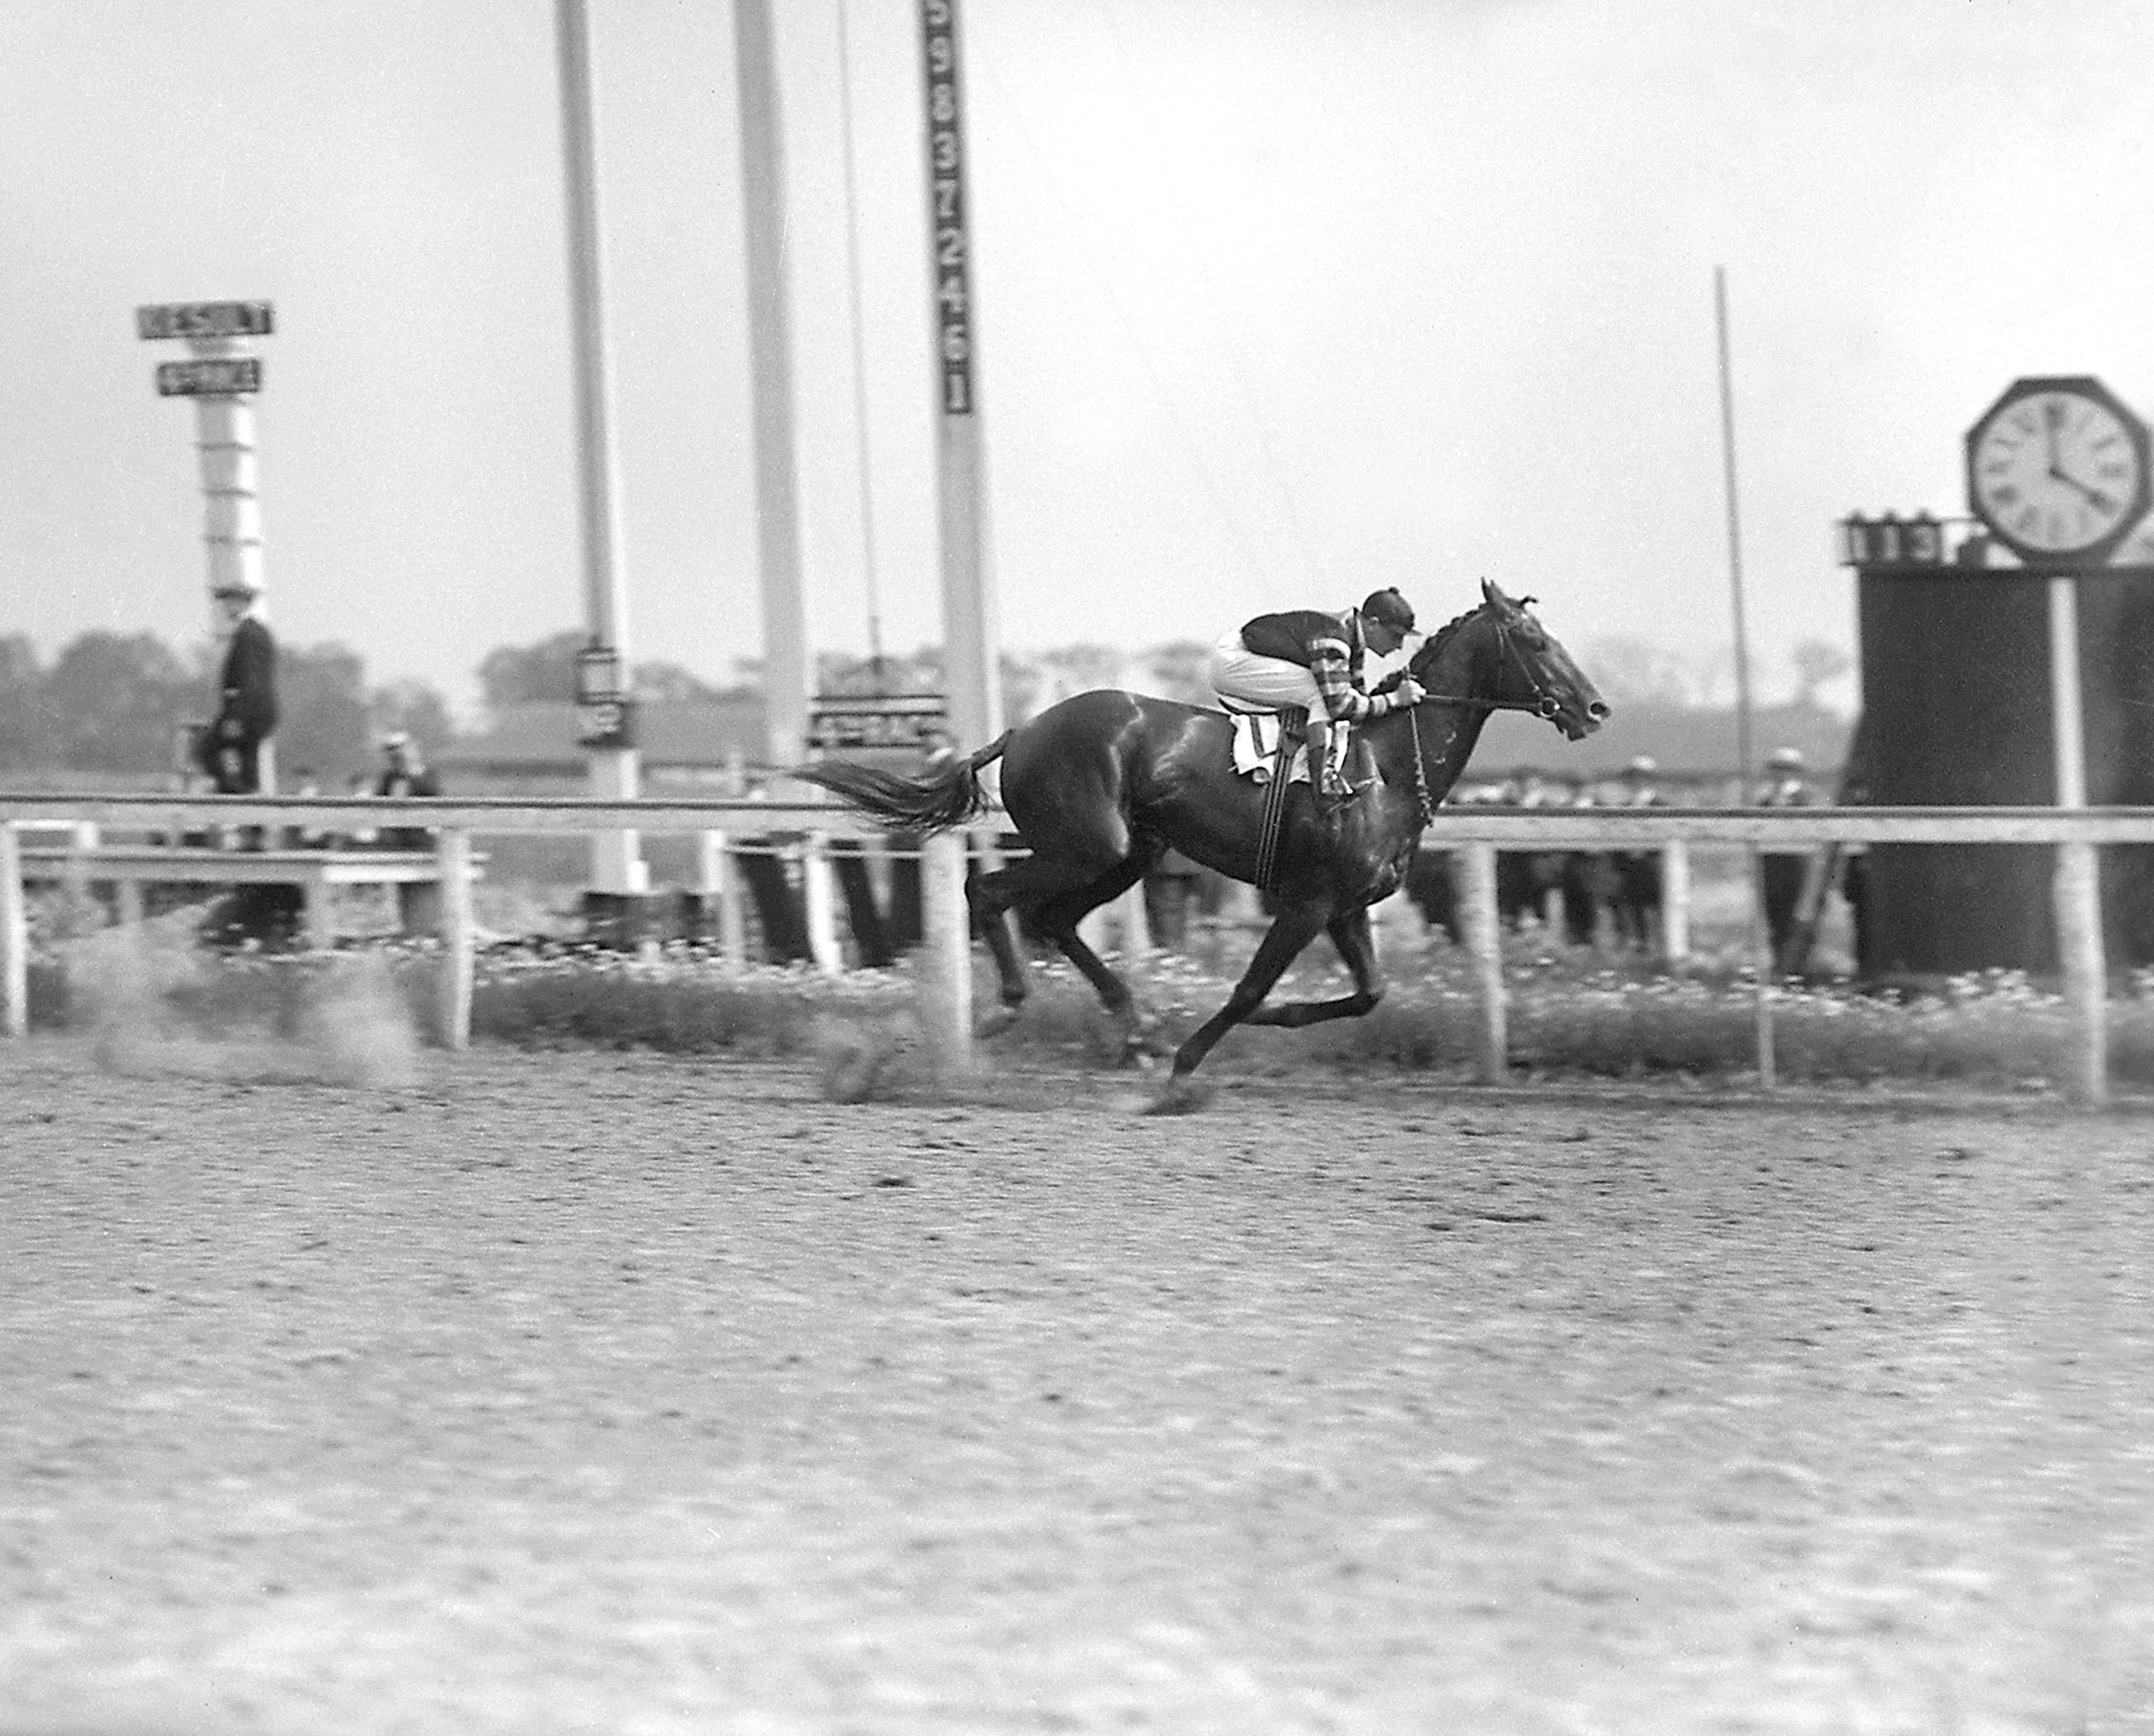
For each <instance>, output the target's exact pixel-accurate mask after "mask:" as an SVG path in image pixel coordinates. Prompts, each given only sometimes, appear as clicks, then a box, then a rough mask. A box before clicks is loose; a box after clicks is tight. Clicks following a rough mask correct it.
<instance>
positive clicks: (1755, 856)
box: [1712, 265, 1775, 1090]
mask: <svg viewBox="0 0 2154 1736" xmlns="http://www.w3.org/2000/svg"><path fill="white" fill-rule="evenodd" d="M1712 312H1713V325H1714V329H1715V331H1716V333H1717V334H1718V341H1719V350H1720V451H1721V469H1722V473H1723V481H1724V483H1725V484H1726V489H1727V498H1728V598H1729V601H1730V605H1731V606H1732V608H1733V610H1734V615H1735V757H1736V758H1737V760H1738V762H1739V763H1740V768H1741V772H1742V777H1743V799H1744V800H1745V801H1746V802H1747V801H1748V799H1750V792H1751V791H1752V790H1753V789H1756V788H1757V766H1756V759H1755V750H1754V748H1753V746H1752V743H1751V728H1750V638H1749V633H1748V628H1747V626H1746V625H1745V623H1744V620H1743V518H1742V508H1741V503H1740V497H1739V491H1738V488H1737V487H1736V479H1735V386H1734V380H1733V369H1732V368H1731V366H1730V365H1729V362H1728V348H1729V346H1728V268H1727V267H1726V266H1724V265H1716V266H1714V267H1713V268H1712ZM1764 907H1765V856H1764V850H1762V849H1760V848H1759V847H1758V846H1757V845H1752V846H1751V850H1750V922H1749V927H1748V940H1749V946H1750V953H1751V957H1753V960H1754V961H1755V962H1756V966H1757V996H1758V1083H1759V1084H1760V1085H1763V1086H1764V1087H1765V1088H1766V1089H1767V1090H1771V1089H1772V1087H1773V1085H1774V1082H1775V1081H1774V1054H1773V971H1774V958H1773V953H1772V946H1773V942H1772V937H1771V936H1770V935H1769V934H1768V933H1767V932H1766V930H1765V926H1764Z"/></svg>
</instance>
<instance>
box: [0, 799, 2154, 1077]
mask: <svg viewBox="0 0 2154 1736" xmlns="http://www.w3.org/2000/svg"><path fill="white" fill-rule="evenodd" d="M24 825H44V826H53V825H67V826H73V827H82V826H93V827H97V828H100V829H108V828H109V829H111V830H117V831H123V832H127V833H144V832H156V833H162V834H165V835H180V834H182V833H184V832H186V831H190V830H202V829H203V828H239V827H247V826H268V827H275V828H283V827H298V828H303V829H305V830H309V831H317V832H328V833H350V832H353V831H355V830H361V829H365V828H384V827H410V826H414V825H422V826H424V827H425V828H426V829H427V830H431V831H432V832H433V833H434V835H435V837H436V846H435V850H436V864H437V871H438V876H439V881H440V884H441V887H442V937H443V940H444V942H446V944H445V946H444V947H443V959H442V989H441V993H442V1031H443V1034H444V1040H445V1041H447V1043H448V1044H450V1045H451V1046H452V1047H462V1045H463V1044H466V1043H467V1041H468V1040H469V1032H470V1009H471V983H472V950H473V941H474V935H475V930H474V927H473V924H472V906H471V874H470V862H471V855H470V851H471V841H470V840H471V838H472V835H473V834H475V833H477V834H509V833H524V832H530V833H553V834H587V833H591V832H596V831H616V830H635V831H641V832H652V833H661V834H664V833H682V834H696V835H699V836H700V837H701V838H702V850H701V852H700V859H701V860H702V861H703V862H704V863H706V864H707V870H706V872H707V874H709V875H711V876H716V877H717V879H718V880H720V881H727V876H728V868H727V865H728V863H729V861H730V859H731V857H732V855H733V854H734V853H735V852H736V851H738V850H740V849H743V848H746V847H749V846H750V845H751V841H753V845H754V847H758V848H767V847H768V845H767V843H764V842H763V840H769V839H771V838H773V837H790V838H794V839H797V840H799V841H800V843H801V845H802V846H803V847H804V849H806V850H809V852H810V854H811V855H813V854H814V852H815V851H816V850H818V849H819V845H821V844H822V843H823V842H824V841H825V840H835V839H841V838H870V837H880V836H881V835H882V834H881V832H880V829H879V828H878V827H876V826H875V825H874V824H873V823H872V822H871V821H868V820H865V819H862V818H860V816H858V815H856V814H853V813H851V812H850V810H847V809H842V808H840V807H837V806H835V804H829V803H825V802H778V801H748V800H724V801H712V800H701V799H697V800H676V799H646V800H641V801H630V802H603V801H594V800H589V799H549V800H533V799H519V798H472V799H428V800H426V801H424V802H418V803H413V802H408V801H407V802H398V801H391V800H386V799H371V798H318V799H309V800H301V799H255V798H252V797H239V796H222V797H192V798H181V797H176V796H163V795H80V794H9V793H7V792H0V1011H4V1019H3V1020H0V1028H4V1029H5V1030H6V1031H7V1032H8V1033H9V1034H20V1033H21V1032H22V1031H23V1029H25V1025H26V1019H27V1012H26V1008H27V1000H26V991H25V973H26V969H27V959H28V938H27V925H26V917H25V909H26V906H25V900H24V895H23V879H22V861H21V853H20V850H19V848H18V844H17V841H16V834H17V829H18V828H19V827H22V826H24ZM991 835H992V827H990V828H989V829H988V831H987V832H985V833H983V837H988V836H991ZM1858 844H1961V845H1964V844H2019V845H2029V844H2034V845H2051V846H2054V848H2055V849H2056V850H2057V862H2058V870H2057V876H2056V881H2055V901H2056V917H2057V929H2058V933H2059V936H2060V954H2061V962H2062V966H2063V971H2062V974H2063V978H2064V981H2065V993H2066V997H2067V999H2068V1001H2069V1003H2070V1006H2071V1007H2072V1008H2073V1011H2074V1014H2075V1027H2076V1032H2077V1039H2076V1054H2075V1076H2074V1078H2073V1080H2071V1081H2070V1083H2071V1085H2072V1086H2073V1088H2074V1090H2075V1093H2076V1095H2079V1096H2080V1097H2082V1098H2084V1099H2085V1100H2091V1101H2099V1100H2102V1099H2103V1098H2105V1097H2106V1095H2107V1091H2108V1079H2107V1056H2106V1046H2107V1045H2106V1006H2107V983H2108V971H2107V961H2106V958H2105V957H2104V956H2103V952H2102V932H2101V921H2100V887H2099V876H2098V873H2097V871H2096V860H2097V859H2096V856H2095V850H2096V849H2097V848H2098V847H2099V846H2100V845H2113V844H2154V809H2146V808H2089V809H2048V808H1806V809H1695V808H1635V809H1613V808H1580V809H1503V808H1483V807H1458V808H1446V809H1443V810H1442V811H1441V812H1440V813H1439V814H1437V817H1436V819H1435V821H1434V822H1433V823H1432V825H1431V826H1430V828H1429V830H1428V832H1427V837H1426V839H1425V840H1424V847H1426V848H1429V849H1437V850H1451V851H1452V852H1454V853H1455V855H1456V857H1457V860H1458V862H1459V865H1460V867H1461V869H1462V876H1461V885H1460V891H1461V906H1462V916H1463V918H1464V928H1465V933H1466V942H1467V947H1469V948H1470V949H1471V951H1472V952H1473V956H1474V958H1475V961H1476V975H1477V980H1478V983H1479V985H1480V989H1481V999H1482V1005H1483V1072H1484V1074H1485V1075H1487V1076H1488V1077H1489V1078H1492V1079H1493V1078H1498V1077H1501V1076H1502V1075H1503V1070H1504V1067H1505V1003H1504V990H1503V969H1502V957H1501V950H1500V947H1498V942H1497V918H1496V895H1495V880H1496V873H1495V859H1496V853H1497V851H1498V850H1499V849H1502V850H1655V849H1657V850H1661V851H1662V852H1664V854H1665V855H1666V858H1667V862H1668V865H1669V866H1670V867H1671V868H1672V869H1673V870H1674V872H1673V873H1672V874H1670V875H1667V876H1664V879H1665V880H1666V881H1668V882H1669V883H1671V884H1672V885H1674V886H1677V888H1678V896H1679V889H1680V887H1681V886H1683V885H1684V884H1687V880H1688V876H1687V872H1685V871H1684V870H1685V868H1686V865H1687V853H1688V852H1689V851H1690V850H1692V848H1694V847H1696V846H1699V845H1704V846H1707V847H1709V848H1723V849H1737V850H1759V849H1764V850H1811V849H1815V848H1818V847H1820V846H1823V845H1858ZM964 850H965V845H964V842H963V840H962V839H960V838H957V837H954V836H946V837H943V838H940V839H934V840H928V847H927V848H926V851H925V852H924V854H925V855H926V858H927V863H926V871H924V873H923V877H922V886H923V893H924V898H925V904H926V915H927V929H928V938H927V949H928V952H929V959H928V962H927V968H926V973H925V974H924V977H923V981H924V983H926V987H927V991H928V995H929V998H930V1000H931V1002H932V1006H931V1007H930V1008H928V1014H929V1017H930V1022H931V1025H932V1027H933V1028H934V1029H935V1030H936V1033H937V1036H938V1039H940V1040H942V1042H943V1043H944V1044H946V1045H947V1048H948V1049H949V1051H950V1052H951V1053H952V1054H962V1052H963V1049H964V1048H965V1045H966V1044H967V1042H968V1041H969V1038H968V1036H967V1031H968V1028H969V1024H970V1014H971V972H970V965H969V962H968V952H967V921H966V913H965V910H964V904H963V877H964ZM810 884H811V899H812V897H813V896H814V891H813V886H814V876H811V881H810ZM710 890H717V891H722V892H725V891H731V892H732V893H733V894H734V895H735V896H722V907H723V908H727V909H732V910H736V911H737V910H738V906H739V904H740V900H739V898H738V896H737V895H738V887H737V886H735V885H731V884H727V885H722V886H712V888H710ZM824 896H828V894H827V891H826V892H825V894H824ZM1765 975H1766V976H1767V977H1769V973H1765ZM1771 997H1772V990H1771V985H1770V983H1769V980H1763V979H1761V982H1760V985H1759V994H1758V1019H1759V1022H1760V1044H1759V1070H1760V1073H1761V1075H1762V1076H1763V1077H1764V1079H1765V1080H1766V1081H1767V1082H1770V1080H1771V1077H1772V1062H1771V1049H1770V1040H1769V1034H1770V1018H1771Z"/></svg>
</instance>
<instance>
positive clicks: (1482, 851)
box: [1459, 843, 1511, 1085]
mask: <svg viewBox="0 0 2154 1736" xmlns="http://www.w3.org/2000/svg"><path fill="white" fill-rule="evenodd" d="M1459 855H1461V856H1462V857H1463V858H1464V872H1463V873H1462V875H1461V876H1460V880H1461V882H1462V886H1461V891H1462V895H1463V896H1462V898H1461V900H1460V906H1459V914H1460V916H1461V917H1463V919H1464V921H1465V924H1466V946H1467V951H1468V952H1471V953H1472V954H1473V981H1474V983H1475V986H1476V987H1477V988H1479V990H1480V992H1481V1077H1482V1078H1483V1080H1487V1081H1488V1083H1489V1084H1490V1085H1499V1084H1501V1083H1502V1082H1503V1076H1504V1074H1505V1072H1506V1070H1508V1066H1509V1063H1510V1048H1511V1039H1510V1030H1509V1016H1508V1008H1507V1007H1506V1005H1505V1003H1504V998H1503V926H1502V923H1501V922H1500V921H1499V920H1498V917H1497V914H1496V846H1495V845H1493V844H1483V843H1474V844H1468V845H1465V846H1464V847H1463V848H1462V850H1460V851H1459Z"/></svg>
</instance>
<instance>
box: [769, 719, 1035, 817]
mask: <svg viewBox="0 0 2154 1736" xmlns="http://www.w3.org/2000/svg"><path fill="white" fill-rule="evenodd" d="M1008 743H1009V733H1008V731H1007V730H1005V731H1004V732H1003V733H1002V734H1000V735H998V736H997V737H996V738H994V740H993V741H991V742H989V743H988V745H987V746H986V747H984V748H980V749H978V750H977V752H975V753H969V754H967V755H966V756H965V757H964V758H962V759H958V758H952V759H950V760H949V761H947V763H944V764H942V765H940V766H938V767H937V768H935V769H934V770H932V771H930V772H927V773H925V774H922V775H921V776H919V777H916V778H907V777H905V776H903V775H901V774H899V773H896V772H886V771H885V770H884V769H883V768H881V767H880V766H873V765H862V764H860V763H858V762H857V761H855V760H850V759H825V760H823V761H821V762H820V763H818V764H815V765H809V766H802V767H800V768H798V769H797V771H796V772H795V773H794V775H795V776H796V777H799V778H800V779H803V780H804V781H805V782H807V783H809V784H819V785H821V786H822V788H824V789H827V790H829V792H830V794H832V795H834V796H835V797H837V798H838V799H839V800H840V801H842V802H844V803H845V804H846V805H847V806H848V807H852V808H857V809H860V811H861V812H862V813H863V814H871V815H872V816H873V817H874V818H875V819H879V820H880V821H881V822H882V823H883V824H884V825H886V826H888V827H890V828H891V830H893V831H900V832H947V831H948V830H951V829H952V827H953V826H961V825H964V823H965V822H966V821H967V820H968V819H977V818H978V817H979V816H980V815H981V814H984V813H986V812H987V811H988V797H987V792H986V791H985V790H983V789H981V788H980V768H981V767H982V766H983V765H986V764H988V763H989V762H991V761H993V760H996V759H999V758H1001V757H1002V752H1003V748H1005V747H1006V746H1008Z"/></svg>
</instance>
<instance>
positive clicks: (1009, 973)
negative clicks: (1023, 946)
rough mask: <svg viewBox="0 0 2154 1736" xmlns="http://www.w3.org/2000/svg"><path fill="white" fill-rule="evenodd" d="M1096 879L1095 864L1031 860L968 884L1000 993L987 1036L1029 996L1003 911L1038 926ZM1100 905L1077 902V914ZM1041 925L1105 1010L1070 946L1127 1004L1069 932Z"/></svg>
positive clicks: (1093, 978) (1103, 995) (1096, 982)
mask: <svg viewBox="0 0 2154 1736" xmlns="http://www.w3.org/2000/svg"><path fill="white" fill-rule="evenodd" d="M1140 872H1141V870H1140ZM1099 879H1100V871H1099V868H1098V866H1097V865H1094V864H1088V863H1081V862H1066V861H1059V860H1055V859H1054V858H1052V857H1049V856H1041V855H1033V856H1029V857H1028V858H1026V859H1025V860H1023V861H1021V862H1013V863H1011V864H1010V865H1009V866H1008V867H1007V868H998V869H997V870H995V871H994V872H993V873H992V874H983V875H982V876H980V877H979V878H978V879H977V880H976V881H973V882H972V886H971V888H970V891H969V896H970V897H971V899H972V914H973V915H974V917H977V919H978V922H979V924H980V927H981V929H982V931H983V932H984V933H985V934H986V936H987V940H988V949H989V951H991V952H993V954H994V958H995V973H996V976H997V978H998V980H999V982H1000V985H1001V990H1002V1002H1003V1014H1002V1016H1001V1018H999V1019H996V1020H994V1021H993V1023H992V1024H990V1025H989V1027H988V1029H989V1030H990V1032H992V1031H993V1030H997V1029H1001V1028H1002V1027H1003V1026H1004V1025H1006V1024H1008V1022H1009V1021H1010V1020H1011V1019H1014V1018H1015V1017H1016V1016H1017V1012H1018V1008H1020V1007H1022V1006H1023V1004H1024V1000H1025V997H1026V996H1027V995H1028V994H1029V993H1030V992H1031V985H1030V984H1029V983H1028V982H1027V981H1026V980H1025V973H1024V962H1023V959H1021V958H1020V957H1018V951H1017V943H1016V941H1015V939H1014V937H1013V936H1012V934H1011V932H1010V923H1009V912H1010V911H1013V910H1016V911H1024V912H1025V913H1026V914H1028V915H1029V916H1031V917H1033V919H1034V921H1035V922H1040V921H1041V915H1040V913H1041V912H1042V911H1045V910H1047V909H1049V908H1050V907H1053V906H1056V905H1057V904H1059V903H1061V902H1063V901H1068V900H1069V899H1071V898H1072V897H1073V896H1082V895H1083V894H1084V893H1085V891H1086V889H1087V888H1089V887H1090V886H1091V885H1092V884H1093V883H1094V882H1095V881H1098V880H1099ZM1125 884H1126V882H1125ZM1109 896H1113V895H1112V894H1110V895H1109ZM1098 902H1100V900H1097V899H1095V900H1092V901H1090V902H1086V903H1083V904H1082V905H1080V911H1079V913H1080V915H1081V914H1082V913H1083V911H1087V910H1090V909H1091V908H1092V905H1093V904H1094V903H1098ZM1043 926H1044V927H1047V930H1048V932H1049V934H1050V935H1051V936H1052V937H1054V942H1055V944H1056V945H1057V946H1059V947H1061V949H1062V950H1063V952H1065V953H1068V954H1069V957H1070V959H1071V962H1074V963H1075V964H1076V965H1077V968H1079V969H1080V970H1084V971H1085V975H1086V977H1087V978H1090V980H1091V982H1092V984H1093V986H1094V987H1095V988H1098V989H1099V990H1100V998H1102V999H1108V1000H1109V1004H1110V1006H1112V1005H1113V1004H1114V1003H1113V1002H1112V1001H1111V1000H1110V999H1109V992H1108V990H1107V988H1104V987H1102V986H1101V984H1100V978H1098V977H1096V976H1094V975H1093V973H1092V971H1091V970H1086V969H1085V965H1084V963H1083V962H1082V961H1081V960H1080V959H1078V958H1077V957H1076V954H1075V953H1074V952H1070V950H1069V949H1070V947H1071V946H1072V945H1073V944H1074V945H1077V946H1078V947H1080V950H1082V951H1083V952H1085V957H1088V958H1090V959H1091V961H1092V965H1093V967H1094V968H1095V969H1097V970H1098V971H1100V972H1103V973H1106V980H1107V982H1108V983H1111V984H1112V985H1113V987H1114V988H1115V990H1117V991H1119V992H1120V995H1121V998H1122V999H1123V1001H1125V1002H1126V1001H1127V999H1128V998H1129V991H1128V990H1127V989H1125V988H1122V985H1121V983H1120V979H1119V978H1115V976H1114V975H1113V973H1110V972H1107V969H1106V967H1105V965H1103V964H1101V963H1100V961H1099V959H1098V958H1097V957H1095V956H1094V955H1093V953H1092V952H1091V951H1090V948H1087V947H1083V945H1082V943H1081V942H1078V941H1077V939H1076V936H1075V934H1074V932H1071V933H1069V934H1068V935H1067V937H1065V936H1064V932H1062V930H1061V929H1060V928H1059V927H1056V926H1054V925H1052V924H1048V923H1043Z"/></svg>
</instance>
